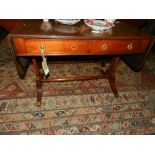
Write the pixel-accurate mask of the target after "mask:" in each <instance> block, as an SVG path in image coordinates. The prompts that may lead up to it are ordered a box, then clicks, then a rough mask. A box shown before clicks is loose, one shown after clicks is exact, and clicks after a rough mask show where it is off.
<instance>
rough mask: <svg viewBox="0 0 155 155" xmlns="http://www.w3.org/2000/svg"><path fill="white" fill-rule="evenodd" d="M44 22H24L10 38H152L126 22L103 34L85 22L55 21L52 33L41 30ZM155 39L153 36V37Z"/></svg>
mask: <svg viewBox="0 0 155 155" xmlns="http://www.w3.org/2000/svg"><path fill="white" fill-rule="evenodd" d="M42 21H43V20H22V21H21V22H20V23H19V24H18V25H17V26H16V28H15V29H13V30H12V31H11V32H10V34H9V36H14V37H21V36H23V37H29V38H31V37H32V38H35V37H36V38H53V39H58V38H61V39H63V38H64V39H67V38H68V39H92V38H94V39H106V38H124V37H125V38H128V37H129V38H130V37H132V38H138V37H151V36H150V35H147V34H143V33H142V32H141V31H140V30H139V29H138V28H136V27H134V26H132V25H130V24H127V23H125V22H121V21H116V23H115V26H114V27H113V28H112V29H109V30H108V31H105V32H103V33H93V32H92V31H91V29H90V28H88V27H87V26H86V25H85V24H84V22H83V20H81V21H80V22H79V23H77V24H76V25H73V26H70V25H63V24H60V23H57V22H56V21H55V20H50V23H51V25H52V29H51V30H50V31H43V30H41V24H42ZM152 37H153V36H152Z"/></svg>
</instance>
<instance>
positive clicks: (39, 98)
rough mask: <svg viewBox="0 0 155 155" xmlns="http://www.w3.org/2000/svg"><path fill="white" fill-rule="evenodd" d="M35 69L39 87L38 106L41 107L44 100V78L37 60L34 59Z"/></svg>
mask: <svg viewBox="0 0 155 155" xmlns="http://www.w3.org/2000/svg"><path fill="white" fill-rule="evenodd" d="M32 63H33V67H34V70H35V74H36V86H37V103H36V106H41V98H42V82H41V79H42V76H41V73H40V71H39V66H38V63H37V61H36V59H32Z"/></svg>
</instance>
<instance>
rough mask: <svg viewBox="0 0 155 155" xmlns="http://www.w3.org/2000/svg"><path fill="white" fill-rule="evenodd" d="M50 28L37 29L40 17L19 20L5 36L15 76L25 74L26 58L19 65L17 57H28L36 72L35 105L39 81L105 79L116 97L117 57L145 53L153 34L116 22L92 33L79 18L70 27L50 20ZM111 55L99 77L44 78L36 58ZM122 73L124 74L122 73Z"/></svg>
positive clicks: (146, 54)
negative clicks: (15, 70) (12, 59)
mask: <svg viewBox="0 0 155 155" xmlns="http://www.w3.org/2000/svg"><path fill="white" fill-rule="evenodd" d="M50 22H51V24H52V29H51V30H50V31H43V30H41V29H40V27H41V23H42V20H23V21H22V22H21V23H19V24H18V25H17V26H16V28H15V29H14V30H12V31H11V32H10V34H9V35H8V43H9V46H10V48H11V51H12V55H13V58H14V62H15V65H16V69H17V72H18V75H19V76H20V77H21V78H24V77H25V74H26V70H27V67H25V66H27V65H28V61H25V64H22V63H20V62H19V61H18V58H25V59H26V58H27V57H32V63H33V66H34V70H35V74H36V86H37V104H36V105H37V106H40V105H41V98H42V83H44V82H56V81H59V82H62V81H73V80H91V79H100V78H107V79H108V80H109V83H110V86H111V90H112V91H113V93H114V95H115V96H116V97H118V96H119V95H118V92H117V89H116V86H115V71H116V68H117V65H118V63H119V60H120V58H121V56H123V55H134V54H142V55H145V58H146V57H147V56H148V54H149V51H150V48H151V46H152V44H153V39H154V38H153V36H150V35H147V34H142V33H141V32H140V31H139V30H138V29H137V28H135V27H133V26H131V25H129V24H127V23H124V22H118V23H116V24H115V26H114V27H113V28H112V29H110V30H108V31H106V32H103V33H93V32H92V31H91V30H90V29H89V28H88V27H87V26H86V25H85V24H84V23H83V22H82V21H81V22H79V23H78V24H76V25H74V26H67V25H62V24H59V23H57V22H55V21H54V20H50ZM42 47H43V48H44V55H45V56H51V57H55V56H61V57H66V56H75V57H76V56H88V55H91V56H100V55H106V56H113V57H112V61H111V65H110V67H109V69H108V70H106V71H103V70H102V69H101V72H102V75H99V76H81V77H68V78H44V76H43V75H42V73H41V72H40V67H39V62H38V58H39V57H41V56H42V52H41V48H42ZM124 74H125V73H124Z"/></svg>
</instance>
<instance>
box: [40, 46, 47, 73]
mask: <svg viewBox="0 0 155 155" xmlns="http://www.w3.org/2000/svg"><path fill="white" fill-rule="evenodd" d="M40 49H41V53H42V58H43V61H42V68H43V71H44V74H45V75H48V73H49V68H48V65H47V60H46V58H45V55H44V50H45V47H44V45H41V46H40Z"/></svg>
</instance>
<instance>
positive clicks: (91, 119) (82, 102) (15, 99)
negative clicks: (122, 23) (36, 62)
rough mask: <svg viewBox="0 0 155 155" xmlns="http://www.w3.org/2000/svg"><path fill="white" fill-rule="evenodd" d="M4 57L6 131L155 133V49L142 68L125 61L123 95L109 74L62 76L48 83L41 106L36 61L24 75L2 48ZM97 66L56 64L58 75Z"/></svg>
mask: <svg viewBox="0 0 155 155" xmlns="http://www.w3.org/2000/svg"><path fill="white" fill-rule="evenodd" d="M1 55H3V56H1ZM5 56H6V58H5ZM0 59H3V61H0V62H1V63H0V134H31V135H32V134H56V135H60V134H65V135H66V134H93V135H94V134H153V133H155V82H154V81H155V54H151V55H150V57H149V59H148V61H147V63H146V65H145V66H144V68H143V70H142V71H141V72H138V73H137V72H134V71H132V70H131V69H130V68H129V67H128V66H127V65H126V64H125V63H124V62H122V61H121V62H120V64H119V66H118V68H117V73H116V84H117V89H118V92H119V95H120V98H118V99H116V98H115V97H114V96H113V94H112V92H111V89H110V86H109V83H108V81H107V80H106V79H101V80H91V81H74V82H56V83H48V84H44V86H43V104H42V107H41V108H37V107H35V106H34V103H35V102H36V86H35V80H34V79H35V75H34V72H33V68H32V66H31V65H30V67H29V69H28V73H27V76H26V78H25V79H24V80H21V79H19V77H18V76H17V73H16V69H15V67H14V64H13V62H12V61H11V60H10V58H9V53H7V52H6V51H5V54H4V52H0ZM108 65H109V64H108V63H107V65H106V66H107V67H108ZM97 68H100V64H99V63H81V64H73V65H67V64H66V65H64V64H51V65H50V70H52V72H51V75H52V76H56V77H58V76H60V77H62V76H76V75H88V74H90V75H92V74H98V70H97ZM105 69H106V67H105Z"/></svg>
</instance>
